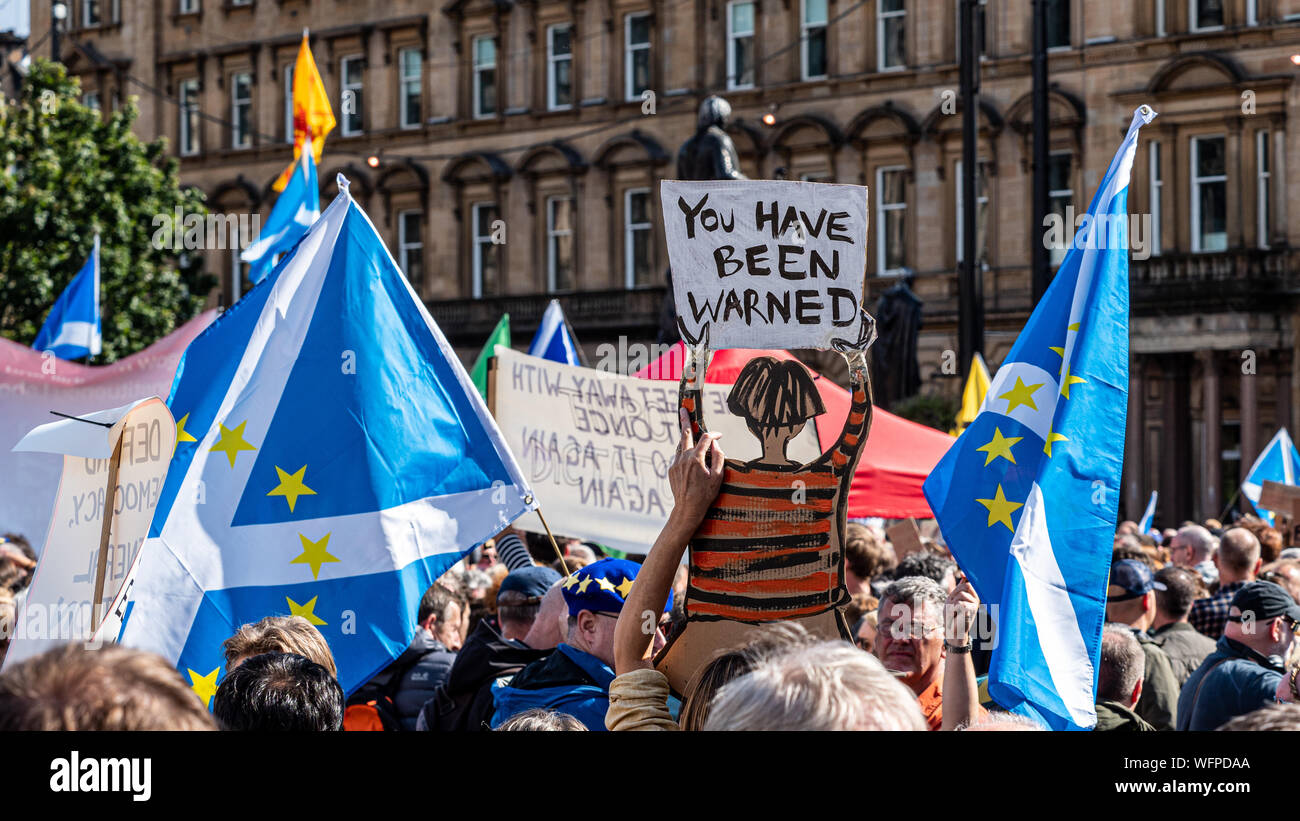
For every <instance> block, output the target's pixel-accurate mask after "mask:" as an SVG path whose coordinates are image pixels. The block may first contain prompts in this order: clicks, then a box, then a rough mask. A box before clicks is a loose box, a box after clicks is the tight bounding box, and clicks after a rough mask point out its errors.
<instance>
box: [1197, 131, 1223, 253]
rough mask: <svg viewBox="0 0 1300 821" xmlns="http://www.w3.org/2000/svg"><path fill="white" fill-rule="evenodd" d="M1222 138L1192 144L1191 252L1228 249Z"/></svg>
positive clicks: (1205, 139) (1204, 138)
mask: <svg viewBox="0 0 1300 821" xmlns="http://www.w3.org/2000/svg"><path fill="white" fill-rule="evenodd" d="M1223 149H1224V146H1223V137H1196V138H1194V139H1193V140H1192V156H1191V161H1192V250H1193V251H1225V250H1227V248H1228V229H1227V224H1228V199H1227V197H1228V175H1227V173H1226V166H1225V164H1224V153H1223Z"/></svg>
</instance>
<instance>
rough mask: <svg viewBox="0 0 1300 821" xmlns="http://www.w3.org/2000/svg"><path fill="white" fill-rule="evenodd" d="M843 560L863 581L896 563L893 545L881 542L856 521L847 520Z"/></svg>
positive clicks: (869, 530)
mask: <svg viewBox="0 0 1300 821" xmlns="http://www.w3.org/2000/svg"><path fill="white" fill-rule="evenodd" d="M844 561H845V563H846V564H847V565H848V566H849V569H850V570H852V571H853V575H855V576H857V577H858V578H859V579H862V580H863V581H868V580H870V579H871V578H872V577H873V576H877V575H879V574H880V573H881V572H883V571H885V570H889V569H891V568H893V567H895V566H896V565H897V564H898V562H897V561H896V560H895V559H894V549H893V547H892V546H890V545H888V544H883V543H882V542H881V541H880V540H879V539H877V538H876V536H875V534H874V533H872V532H871V529H870V528H868V527H867V526H866V525H860V524H858V523H857V522H849V523H848V525H847V526H846V527H845V529H844Z"/></svg>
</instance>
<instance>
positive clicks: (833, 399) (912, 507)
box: [636, 342, 956, 519]
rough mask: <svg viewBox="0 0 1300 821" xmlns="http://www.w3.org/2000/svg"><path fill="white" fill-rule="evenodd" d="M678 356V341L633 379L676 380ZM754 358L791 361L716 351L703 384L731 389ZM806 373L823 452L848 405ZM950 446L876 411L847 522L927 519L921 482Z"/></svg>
mask: <svg viewBox="0 0 1300 821" xmlns="http://www.w3.org/2000/svg"><path fill="white" fill-rule="evenodd" d="M684 353H685V348H684V347H683V346H682V344H681V343H680V342H679V343H678V344H677V345H675V346H673V348H672V349H671V350H669V351H668V353H666V354H664V355H663V356H662V357H660V358H659V359H658V360H656V361H654V362H651V363H650V364H649V365H648V366H646V367H645V368H642V369H641V370H640V371H638V372H637V373H636V376H638V377H640V378H641V379H680V378H681V375H682V363H683V358H684ZM756 356H771V357H774V358H776V359H794V358H795V357H793V356H791V355H790V354H789V353H787V352H785V351H761V350H755V351H751V350H734V349H728V350H721V351H716V352H715V353H714V355H713V361H712V362H710V363H709V371H708V376H707V377H706V381H709V382H718V383H722V384H732V383H734V382H735V381H736V379H737V378H738V377H739V376H740V370H741V368H743V367H745V363H746V362H748V361H749V360H751V359H753V358H754V357H756ZM809 373H811V374H812V376H813V380H814V382H815V383H816V385H817V390H818V392H819V393H820V394H821V397H822V402H823V403H825V405H826V413H825V414H824V415H822V416H819V417H817V438H818V440H819V441H820V443H821V446H822V450H823V451H824V450H826V449H827V448H830V447H831V446H832V445H834V444H835V440H836V439H838V438H839V435H840V430H841V429H842V428H843V427H844V420H845V418H846V417H848V415H849V405H850V404H851V403H850V399H849V392H848V391H847V390H845V389H844V388H841V387H840V386H839V385H836V384H835V383H834V382H832V381H831V380H829V379H826V378H825V377H823V376H822V375H821V374H819V373H816V372H814V371H812V369H809ZM955 441H956V440H955V439H953V438H952V437H951V436H949V435H948V434H946V433H942V432H940V431H937V430H935V429H933V428H927V427H926V426H924V425H918V424H916V423H915V422H909V421H908V420H906V419H903V418H902V417H900V416H895V415H894V414H892V413H889V412H888V411H884V410H881V409H880V408H876V410H875V414H874V416H873V417H872V421H871V433H870V434H869V435H868V436H867V445H866V449H865V450H864V451H863V452H862V458H861V460H859V462H858V470H857V473H855V474H854V476H853V487H852V489H851V490H850V491H849V511H848V515H849V518H850V519H862V518H867V517H869V516H881V517H884V518H886V519H904V518H907V517H908V516H915V517H917V518H925V519H928V518H931V517H933V515H934V514H933V513H931V512H930V506H929V505H928V504H926V502H925V495H924V494H923V493H922V492H921V483H922V482H924V481H925V477H926V476H929V475H930V471H931V470H933V469H934V466H935V465H936V464H938V463H939V459H940V458H941V457H942V456H943V455H944V453H946V452H947V451H948V447H949V446H950V445H952V443H953V442H955Z"/></svg>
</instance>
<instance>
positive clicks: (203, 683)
mask: <svg viewBox="0 0 1300 821" xmlns="http://www.w3.org/2000/svg"><path fill="white" fill-rule="evenodd" d="M185 672H187V673H189V674H190V689H191V690H193V691H194V695H196V696H198V697H199V698H200V699H202V700H203V706H204V707H211V706H212V697H213V696H215V695H216V694H217V673H219V672H221V668H220V667H215V668H213V670H212V672H211V673H208V674H207V675H206V676H201V675H199V674H198V673H196V672H194V671H193V670H191V669H190V668H188V667H186V668H185Z"/></svg>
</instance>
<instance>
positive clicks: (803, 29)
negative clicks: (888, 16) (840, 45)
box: [799, 0, 902, 80]
mask: <svg viewBox="0 0 1300 821" xmlns="http://www.w3.org/2000/svg"><path fill="white" fill-rule="evenodd" d="M898 1H899V2H900V3H901V2H902V0H898ZM801 2H802V5H803V19H802V21H801V23H800V30H799V31H800V39H799V53H800V62H801V65H802V66H803V78H804V79H805V80H820V79H822V78H824V77H825V76H826V0H801Z"/></svg>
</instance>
